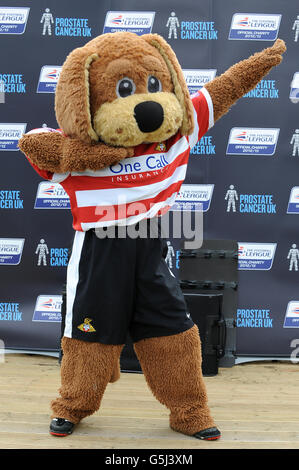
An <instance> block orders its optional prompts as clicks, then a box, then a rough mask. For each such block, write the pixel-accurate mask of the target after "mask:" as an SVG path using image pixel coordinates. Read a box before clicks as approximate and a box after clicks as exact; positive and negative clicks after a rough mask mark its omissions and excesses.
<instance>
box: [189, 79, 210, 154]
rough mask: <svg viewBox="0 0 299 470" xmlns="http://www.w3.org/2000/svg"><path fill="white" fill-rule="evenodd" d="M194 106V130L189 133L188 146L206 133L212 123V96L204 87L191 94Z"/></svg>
mask: <svg viewBox="0 0 299 470" xmlns="http://www.w3.org/2000/svg"><path fill="white" fill-rule="evenodd" d="M191 100H192V103H193V107H194V130H193V132H192V134H191V135H189V143H190V148H193V147H194V145H196V144H197V142H198V141H199V140H200V139H201V137H202V136H203V135H204V134H206V132H207V131H208V130H209V129H210V128H211V127H213V125H214V110H213V102H212V98H211V96H210V94H209V92H208V90H207V89H206V88H204V87H203V88H201V89H200V90H199V91H198V92H196V93H195V94H193V95H192V96H191Z"/></svg>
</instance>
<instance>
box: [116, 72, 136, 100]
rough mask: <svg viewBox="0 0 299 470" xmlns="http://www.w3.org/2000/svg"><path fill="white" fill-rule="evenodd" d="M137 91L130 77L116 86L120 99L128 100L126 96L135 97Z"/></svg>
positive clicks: (123, 79)
mask: <svg viewBox="0 0 299 470" xmlns="http://www.w3.org/2000/svg"><path fill="white" fill-rule="evenodd" d="M135 90H136V86H135V83H134V82H133V80H131V78H128V77H125V78H122V79H121V80H119V81H118V83H117V85H116V94H117V96H119V97H120V98H126V96H130V95H133V94H134V93H135Z"/></svg>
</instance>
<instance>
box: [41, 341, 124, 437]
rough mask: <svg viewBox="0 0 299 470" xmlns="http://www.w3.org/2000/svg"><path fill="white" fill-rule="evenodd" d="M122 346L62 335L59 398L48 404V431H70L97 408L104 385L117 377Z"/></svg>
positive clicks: (60, 432) (64, 433)
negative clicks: (49, 417)
mask: <svg viewBox="0 0 299 470" xmlns="http://www.w3.org/2000/svg"><path fill="white" fill-rule="evenodd" d="M122 348H123V345H110V344H100V343H94V342H87V341H81V340H78V339H72V338H66V337H63V338H62V350H63V357H62V363H61V388H60V390H59V392H60V397H59V398H56V399H55V400H53V401H52V403H51V408H52V411H53V415H52V418H53V420H52V422H51V426H50V433H51V434H53V435H59V436H64V435H66V434H70V433H71V432H72V430H73V427H74V424H77V423H78V422H79V421H80V420H81V419H82V418H84V417H86V416H88V415H91V414H93V413H94V412H95V411H97V410H98V409H99V407H100V404H101V400H102V397H103V394H104V392H105V389H106V387H107V384H108V383H109V382H115V381H116V380H117V379H118V378H119V357H120V353H121V350H122ZM69 423H70V424H69Z"/></svg>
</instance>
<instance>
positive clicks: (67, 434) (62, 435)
mask: <svg viewBox="0 0 299 470" xmlns="http://www.w3.org/2000/svg"><path fill="white" fill-rule="evenodd" d="M50 434H51V435H52V436H58V437H64V436H69V433H64V434H62V433H58V432H52V431H50Z"/></svg>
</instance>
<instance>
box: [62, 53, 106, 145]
mask: <svg viewBox="0 0 299 470" xmlns="http://www.w3.org/2000/svg"><path fill="white" fill-rule="evenodd" d="M97 58H98V55H97V54H96V53H94V52H93V49H90V48H87V47H80V48H77V49H75V50H73V51H72V52H71V53H70V54H69V56H68V57H67V58H66V60H65V62H64V64H63V66H62V70H61V73H60V76H59V79H58V83H57V87H56V92H55V113H56V119H57V122H58V124H59V126H60V128H61V129H62V130H63V132H64V133H65V134H66V135H67V136H68V137H73V138H77V139H80V140H81V141H83V142H85V143H91V142H95V141H98V140H99V138H98V135H97V134H96V132H95V131H94V129H93V127H92V124H91V114H90V104H89V67H90V65H91V63H92V61H94V60H95V59H97Z"/></svg>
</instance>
